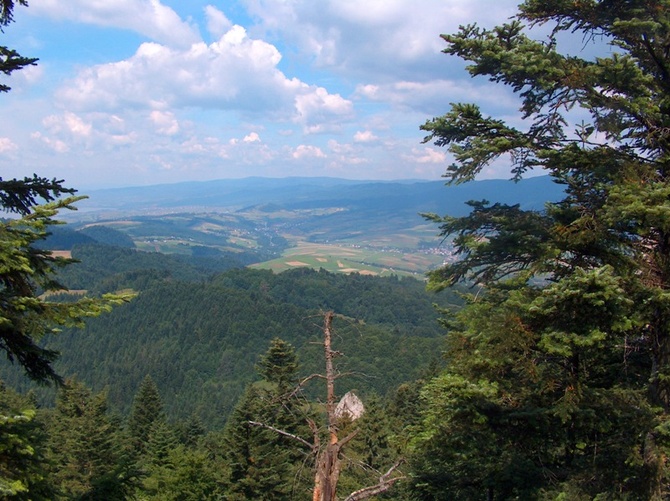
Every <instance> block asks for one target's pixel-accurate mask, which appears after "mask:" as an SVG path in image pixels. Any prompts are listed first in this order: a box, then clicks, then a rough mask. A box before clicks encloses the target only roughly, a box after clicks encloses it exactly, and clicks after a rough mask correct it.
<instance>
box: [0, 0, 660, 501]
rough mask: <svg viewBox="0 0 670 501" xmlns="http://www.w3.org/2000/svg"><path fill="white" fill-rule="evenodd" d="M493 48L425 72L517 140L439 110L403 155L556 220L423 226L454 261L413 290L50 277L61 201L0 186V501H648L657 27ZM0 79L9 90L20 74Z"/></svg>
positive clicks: (575, 14)
mask: <svg viewBox="0 0 670 501" xmlns="http://www.w3.org/2000/svg"><path fill="white" fill-rule="evenodd" d="M25 4H26V2H25V1H24V0H19V1H18V2H17V5H25ZM13 8H14V2H13V1H10V0H2V10H1V11H0V22H1V23H2V26H7V25H8V24H9V23H10V22H11V20H12V14H13ZM505 21H506V22H505ZM501 22H505V24H502V25H500V26H498V27H496V28H493V29H487V28H483V27H479V26H476V25H468V26H463V27H461V28H460V31H458V32H457V33H454V34H448V35H442V38H443V39H444V42H445V49H444V52H445V57H456V58H460V59H462V60H464V61H465V62H466V63H467V71H469V72H470V74H471V75H472V76H473V77H477V78H488V79H489V80H490V81H491V82H494V83H496V84H498V85H500V86H505V87H507V89H508V90H511V91H512V92H513V93H514V94H515V96H516V97H517V98H518V100H519V106H520V117H518V118H517V119H515V120H514V123H507V122H505V121H503V120H501V119H498V118H495V117H491V116H488V115H487V114H486V112H485V111H483V110H481V109H480V107H479V106H478V105H477V104H470V103H455V104H453V105H452V107H451V109H450V110H448V111H447V113H446V114H445V115H442V116H438V117H436V118H433V119H430V120H428V121H427V122H426V123H425V124H424V125H423V126H421V129H422V130H423V131H424V132H425V133H426V134H427V135H426V138H425V142H430V143H434V144H436V145H438V146H440V147H445V148H447V150H448V151H449V153H450V154H451V155H452V157H453V159H454V163H453V164H452V165H451V166H449V167H448V168H447V172H446V177H447V178H448V179H449V181H450V182H451V183H463V182H468V181H471V180H473V179H475V178H476V177H477V175H478V174H479V173H480V172H481V171H482V169H484V168H486V166H488V165H489V164H491V163H492V162H496V161H505V162H508V163H509V165H510V169H511V172H512V176H513V177H514V178H515V179H521V178H523V177H524V176H527V175H529V174H530V173H531V172H538V171H539V172H542V173H544V174H547V175H548V176H550V177H551V178H552V180H553V181H554V182H556V183H557V184H559V185H560V186H561V187H562V188H563V195H562V198H561V199H560V200H557V201H551V202H548V203H547V204H546V206H545V207H544V209H540V210H538V209H524V208H522V207H521V206H520V205H515V204H503V203H490V202H487V201H485V200H479V201H478V200H475V201H472V202H470V203H469V207H470V209H471V210H470V212H469V214H468V215H465V216H462V217H453V216H449V215H442V214H430V213H429V214H424V217H425V218H427V219H428V220H430V221H432V222H434V223H435V228H436V232H439V233H440V235H441V236H443V237H445V238H452V239H453V245H454V246H455V248H456V251H457V254H458V257H459V259H458V260H456V261H454V262H450V263H447V264H444V265H443V266H441V267H439V268H437V269H434V270H431V271H430V272H428V281H427V284H426V283H424V282H422V281H420V280H415V279H412V278H399V277H395V276H393V277H384V278H380V277H372V276H366V275H361V274H357V273H354V274H351V275H345V274H334V273H330V272H327V271H325V270H316V269H306V268H302V269H295V270H291V271H287V272H283V273H273V272H271V271H263V270H252V269H248V268H245V267H244V265H246V264H248V263H249V260H251V259H252V256H251V255H250V254H240V255H238V256H235V255H233V254H231V255H228V254H217V255H216V256H211V255H200V256H195V255H194V256H192V257H190V258H184V257H174V256H164V255H161V254H158V253H147V252H141V251H138V250H135V249H133V248H132V242H131V240H128V239H127V238H122V237H118V238H114V237H113V236H112V237H110V233H109V232H108V231H107V232H105V231H103V232H102V234H96V232H95V231H94V232H93V233H89V234H88V235H84V234H82V235H80V236H81V239H80V241H78V242H72V246H71V249H72V258H73V259H70V258H68V257H62V256H60V255H58V254H56V253H54V252H52V251H51V250H50V249H49V245H48V243H49V240H48V239H47V237H48V233H49V232H50V230H51V229H52V227H53V225H54V224H55V222H56V220H57V216H58V213H59V211H62V210H65V209H68V208H71V207H73V206H74V205H76V203H77V202H78V201H79V200H80V198H78V197H76V196H75V195H74V191H73V190H72V189H70V188H69V187H66V186H64V184H63V182H62V181H59V180H57V179H53V180H50V179H47V178H41V177H39V176H37V175H36V176H34V177H32V178H25V179H23V180H18V179H13V180H1V179H0V203H2V206H3V209H4V210H5V212H7V213H8V215H11V217H8V218H7V219H5V220H3V222H2V227H1V232H0V241H1V242H2V247H1V249H0V264H1V267H0V280H1V282H0V283H1V287H0V312H1V315H0V348H1V349H2V351H3V352H4V354H5V355H6V357H7V359H8V360H9V361H10V362H11V363H9V364H4V365H3V366H2V376H1V378H2V381H3V383H2V385H1V386H0V493H1V494H0V495H1V496H2V497H3V498H6V499H79V500H85V499H91V500H92V499H96V500H97V499H105V500H113V499H119V500H120V499H138V500H150V499H155V500H171V499H173V500H206V499H230V500H248V499H273V500H274V499H277V500H279V499H297V500H302V499H313V500H314V501H333V500H336V499H342V500H347V501H355V500H361V499H409V500H412V499H415V500H478V499H482V500H484V499H486V500H505V499H536V500H549V499H552V500H554V499H555V500H605V499H608V500H609V499H612V500H619V499H620V500H624V499H642V500H663V499H670V465H669V464H668V457H669V453H670V296H669V295H668V289H669V288H670V180H669V179H668V176H670V132H669V131H670V50H669V49H668V47H670V1H668V0H646V1H637V0H632V1H623V0H583V1H572V0H552V1H547V0H526V1H525V2H524V3H522V4H521V5H520V6H519V12H518V14H517V16H516V17H515V18H513V19H511V20H501ZM536 30H539V31H536ZM537 33H541V34H542V35H541V36H539V37H534V35H535V34H537ZM531 35H533V36H531ZM565 37H576V38H577V39H578V40H579V41H580V43H582V44H594V46H595V47H596V49H598V48H600V49H602V50H600V52H599V54H600V56H599V57H593V58H586V57H585V58H582V57H580V56H579V53H577V54H576V55H575V54H567V53H565V52H562V51H561V49H562V48H563V43H564V40H565ZM596 52H598V51H596ZM3 54H4V57H3V58H0V70H2V71H3V72H4V73H5V74H9V73H11V72H12V71H15V70H20V69H21V68H23V67H25V66H28V65H31V64H34V62H35V60H33V59H30V58H25V57H22V56H20V55H19V54H18V53H16V52H15V51H11V50H9V49H4V48H3ZM7 90H9V89H8V88H6V87H0V91H7ZM437 111H438V112H439V111H440V110H437ZM417 217H418V216H417ZM98 231H99V230H98ZM54 236H55V235H54ZM51 242H52V245H55V244H54V242H55V241H54V240H52V241H51ZM110 244H115V245H110ZM282 244H284V242H283V243H282ZM205 254H206V253H205ZM77 260H78V261H80V262H79V263H77V262H75V261H77ZM68 289H69V292H66V291H67V290H68ZM84 326H85V327H84ZM81 327H84V330H83V331H82V330H81ZM349 392H351V393H349ZM345 393H346V394H347V402H349V405H350V407H348V408H344V409H343V407H342V405H338V402H339V403H340V404H341V402H340V398H341V397H343V396H344V395H345ZM359 399H360V400H359ZM342 402H344V400H343V401H342ZM360 403H362V404H363V408H364V410H363V412H362V414H361V413H360V412H359V410H360V405H359V404H360Z"/></svg>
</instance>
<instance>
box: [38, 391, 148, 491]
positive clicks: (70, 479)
mask: <svg viewBox="0 0 670 501" xmlns="http://www.w3.org/2000/svg"><path fill="white" fill-rule="evenodd" d="M48 429H49V432H50V433H49V459H50V478H51V481H52V482H53V483H54V484H55V488H56V489H57V490H58V491H59V493H60V496H62V497H65V498H67V499H82V500H84V499H91V500H92V499H110V500H112V499H118V500H122V499H126V496H127V495H128V494H129V492H130V491H131V490H132V487H133V485H134V483H135V476H136V471H135V469H134V467H133V466H132V463H131V461H130V456H129V452H130V448H129V444H128V441H127V439H126V437H125V436H124V435H123V433H122V432H121V429H120V427H119V424H118V422H116V421H115V420H113V419H111V418H110V417H109V415H108V414H107V397H106V395H105V394H104V393H98V394H93V393H92V392H91V391H90V390H89V389H88V388H86V387H85V386H84V385H83V384H82V383H79V382H77V381H68V382H67V383H66V385H65V386H64V387H63V388H61V390H60V391H59V395H58V401H57V405H56V408H55V409H54V410H53V411H51V412H50V413H49V416H48Z"/></svg>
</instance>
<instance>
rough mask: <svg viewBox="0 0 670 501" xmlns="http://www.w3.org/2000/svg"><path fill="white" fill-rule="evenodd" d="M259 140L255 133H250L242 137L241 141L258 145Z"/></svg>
mask: <svg viewBox="0 0 670 501" xmlns="http://www.w3.org/2000/svg"><path fill="white" fill-rule="evenodd" d="M260 140H261V137H260V136H259V135H258V134H257V133H256V132H251V133H250V134H247V135H246V136H244V139H242V141H244V142H245V143H258V142H260Z"/></svg>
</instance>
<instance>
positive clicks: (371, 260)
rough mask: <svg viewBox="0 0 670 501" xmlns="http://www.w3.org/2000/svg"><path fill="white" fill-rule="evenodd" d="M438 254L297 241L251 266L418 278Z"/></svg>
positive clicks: (436, 260)
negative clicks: (316, 269)
mask: <svg viewBox="0 0 670 501" xmlns="http://www.w3.org/2000/svg"><path fill="white" fill-rule="evenodd" d="M441 263H442V258H441V257H440V256H436V255H432V254H423V253H419V252H412V253H410V252H400V251H392V250H389V251H382V250H379V249H377V248H370V247H361V246H344V245H339V244H315V243H309V242H297V243H296V244H295V246H294V247H290V248H288V249H286V250H285V251H284V253H283V255H282V256H281V257H280V258H277V259H273V260H271V261H266V262H263V263H258V264H256V265H253V266H252V267H254V268H259V269H270V270H273V271H275V272H280V271H285V270H289V269H292V268H298V267H310V268H323V269H325V270H328V271H331V272H334V273H335V272H337V273H361V274H368V275H379V276H385V275H411V276H414V277H419V278H421V277H422V276H423V275H424V274H425V273H426V271H428V270H430V269H432V268H434V267H436V266H438V265H440V264H441Z"/></svg>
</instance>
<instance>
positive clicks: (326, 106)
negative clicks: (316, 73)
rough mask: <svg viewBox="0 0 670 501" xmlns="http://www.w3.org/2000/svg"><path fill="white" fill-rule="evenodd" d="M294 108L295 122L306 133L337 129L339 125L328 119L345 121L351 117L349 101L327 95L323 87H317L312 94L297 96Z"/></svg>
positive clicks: (351, 107)
mask: <svg viewBox="0 0 670 501" xmlns="http://www.w3.org/2000/svg"><path fill="white" fill-rule="evenodd" d="M295 107H296V110H297V117H296V121H297V122H298V123H301V124H302V125H303V126H304V129H305V132H307V133H317V132H325V131H326V130H333V129H337V128H338V127H339V125H340V123H339V122H337V121H336V122H331V121H330V118H332V117H338V118H339V119H346V118H350V117H351V116H352V115H353V104H352V102H351V101H349V100H348V99H344V98H343V97H342V96H340V95H339V94H329V93H328V91H327V90H326V89H324V88H323V87H317V88H316V89H315V90H314V92H310V93H304V94H299V95H297V96H296V98H295Z"/></svg>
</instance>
